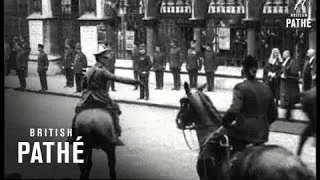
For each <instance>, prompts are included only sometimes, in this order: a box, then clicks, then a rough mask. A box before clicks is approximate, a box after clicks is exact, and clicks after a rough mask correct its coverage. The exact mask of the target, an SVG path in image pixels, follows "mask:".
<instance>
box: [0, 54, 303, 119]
mask: <svg viewBox="0 0 320 180" xmlns="http://www.w3.org/2000/svg"><path fill="white" fill-rule="evenodd" d="M130 64H131V61H128V60H117V61H116V66H118V67H121V68H117V69H116V72H115V73H116V74H117V75H119V76H123V77H128V78H133V71H132V69H131V68H130V67H131V65H130ZM167 68H168V67H167ZM183 68H184V67H183ZM183 68H182V70H184V69H183ZM35 72H36V68H35V66H30V65H29V76H28V78H27V91H31V92H38V90H40V89H41V88H40V80H39V77H38V75H37V74H36V73H35ZM240 72H241V71H240V68H237V67H226V66H222V67H219V68H218V70H217V74H220V75H224V76H220V77H219V76H218V77H216V78H215V91H214V92H208V91H206V90H205V93H206V94H207V95H208V96H209V97H210V98H211V100H212V102H213V104H214V105H215V106H216V108H217V109H218V110H219V111H220V112H221V113H222V114H223V113H224V112H226V111H227V109H228V108H229V106H230V105H231V103H232V89H233V87H234V86H235V85H236V84H237V83H239V82H241V81H243V79H242V78H241V76H240V74H241V73H240ZM259 74H260V75H259ZM232 76H237V77H232ZM259 76H261V77H262V70H259V71H258V77H259ZM47 81H48V88H49V90H48V92H47V93H48V94H54V95H61V96H70V97H81V93H75V87H74V88H64V85H65V82H66V78H65V76H64V75H53V76H48V77H47ZM185 81H186V82H189V77H188V75H187V74H182V75H181V82H182V84H183V82H185ZM164 82H165V83H164V89H163V90H155V75H154V73H153V72H151V73H150V78H149V87H150V98H149V100H148V101H145V100H138V97H139V90H137V91H134V90H133V86H131V85H124V84H120V83H116V84H115V86H116V90H117V91H116V92H113V91H110V97H111V98H113V99H114V100H116V101H118V102H122V103H129V104H138V105H147V106H156V107H162V108H174V109H178V108H179V100H180V98H181V97H183V96H184V95H185V92H184V89H183V87H181V89H180V91H172V90H171V88H172V87H173V80H172V75H171V73H165V75H164ZM205 82H206V79H205V76H202V75H200V76H199V78H198V84H199V85H201V84H203V83H205ZM5 87H7V88H16V87H19V80H18V77H17V76H16V75H15V72H14V71H11V73H10V74H9V75H8V76H6V77H5ZM299 106H300V105H299V104H297V109H295V110H293V111H292V117H293V121H294V122H298V123H306V122H307V117H306V116H305V114H304V113H303V112H302V111H301V109H299ZM278 110H279V119H280V120H281V119H283V118H284V117H285V110H284V109H282V108H279V109H278Z"/></svg>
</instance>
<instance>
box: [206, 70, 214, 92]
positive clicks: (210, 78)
mask: <svg viewBox="0 0 320 180" xmlns="http://www.w3.org/2000/svg"><path fill="white" fill-rule="evenodd" d="M206 77H207V84H208V90H214V72H206Z"/></svg>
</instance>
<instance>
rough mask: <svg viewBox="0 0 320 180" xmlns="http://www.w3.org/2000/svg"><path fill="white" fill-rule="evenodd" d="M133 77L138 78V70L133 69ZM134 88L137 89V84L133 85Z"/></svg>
mask: <svg viewBox="0 0 320 180" xmlns="http://www.w3.org/2000/svg"><path fill="white" fill-rule="evenodd" d="M133 78H134V79H136V80H139V72H138V71H135V70H134V71H133ZM134 87H135V89H138V84H136V85H134Z"/></svg>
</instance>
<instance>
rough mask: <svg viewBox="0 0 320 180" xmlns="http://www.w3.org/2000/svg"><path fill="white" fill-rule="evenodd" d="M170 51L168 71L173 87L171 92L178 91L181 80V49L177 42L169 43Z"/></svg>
mask: <svg viewBox="0 0 320 180" xmlns="http://www.w3.org/2000/svg"><path fill="white" fill-rule="evenodd" d="M170 45H171V49H170V57H169V65H170V70H171V72H172V75H173V83H174V87H173V88H172V90H180V86H181V79H180V70H181V65H182V53H181V49H180V48H179V47H178V46H177V41H176V40H172V41H171V44H170Z"/></svg>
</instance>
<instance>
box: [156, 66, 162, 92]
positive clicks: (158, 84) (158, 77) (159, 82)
mask: <svg viewBox="0 0 320 180" xmlns="http://www.w3.org/2000/svg"><path fill="white" fill-rule="evenodd" d="M155 74H156V87H157V88H163V71H161V70H160V71H155Z"/></svg>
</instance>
